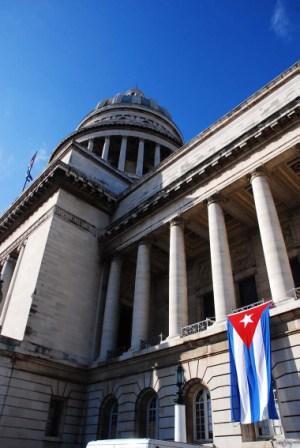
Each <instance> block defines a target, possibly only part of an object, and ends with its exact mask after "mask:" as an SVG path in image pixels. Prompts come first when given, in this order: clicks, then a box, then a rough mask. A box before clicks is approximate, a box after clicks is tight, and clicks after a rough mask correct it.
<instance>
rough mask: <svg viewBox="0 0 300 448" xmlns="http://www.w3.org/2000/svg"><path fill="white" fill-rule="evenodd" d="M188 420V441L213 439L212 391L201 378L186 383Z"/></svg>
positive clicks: (203, 441)
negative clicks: (203, 383)
mask: <svg viewBox="0 0 300 448" xmlns="http://www.w3.org/2000/svg"><path fill="white" fill-rule="evenodd" d="M184 394H185V400H186V422H187V441H188V443H206V442H212V441H213V426H212V412H211V399H210V393H209V390H208V389H207V388H205V387H204V386H203V385H202V384H201V382H200V380H197V379H195V380H191V381H189V382H188V383H187V384H186V385H185V390H184Z"/></svg>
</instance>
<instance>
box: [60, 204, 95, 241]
mask: <svg viewBox="0 0 300 448" xmlns="http://www.w3.org/2000/svg"><path fill="white" fill-rule="evenodd" d="M54 214H55V215H56V216H59V217H60V218H62V219H63V220H64V221H66V222H69V223H71V224H74V225H75V226H76V227H79V228H80V229H81V230H84V231H86V232H89V233H91V234H92V235H93V236H95V237H97V236H98V231H97V228H96V227H95V226H94V225H92V224H90V223H89V222H87V221H85V220H84V219H81V218H79V217H78V216H76V215H73V214H72V213H70V212H68V211H67V210H65V209H63V208H61V207H59V206H58V205H55V206H54Z"/></svg>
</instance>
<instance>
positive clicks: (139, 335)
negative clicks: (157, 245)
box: [131, 241, 150, 350]
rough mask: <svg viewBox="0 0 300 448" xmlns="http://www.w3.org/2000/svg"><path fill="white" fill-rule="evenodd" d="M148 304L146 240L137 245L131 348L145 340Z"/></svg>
mask: <svg viewBox="0 0 300 448" xmlns="http://www.w3.org/2000/svg"><path fill="white" fill-rule="evenodd" d="M149 306H150V245H149V243H148V242H146V241H141V242H140V243H139V246H138V253H137V261H136V274H135V287H134V300H133V317H132V335H131V349H132V350H137V349H139V348H140V342H141V340H143V341H145V340H146V339H147V337H148V323H149Z"/></svg>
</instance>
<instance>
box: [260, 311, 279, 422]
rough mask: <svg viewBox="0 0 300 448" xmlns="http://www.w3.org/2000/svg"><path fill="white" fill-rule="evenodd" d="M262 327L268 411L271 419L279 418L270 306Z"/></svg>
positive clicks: (265, 312) (262, 321)
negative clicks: (274, 387) (272, 354)
mask: <svg viewBox="0 0 300 448" xmlns="http://www.w3.org/2000/svg"><path fill="white" fill-rule="evenodd" d="M261 329H262V334H263V343H264V347H265V354H266V363H267V375H268V388H269V401H268V413H269V418H270V419H278V415H277V411H276V407H275V402H274V394H273V387H272V362H271V338H270V315H269V308H266V309H265V310H264V311H263V313H262V315H261Z"/></svg>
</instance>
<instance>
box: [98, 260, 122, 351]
mask: <svg viewBox="0 0 300 448" xmlns="http://www.w3.org/2000/svg"><path fill="white" fill-rule="evenodd" d="M121 264H122V263H121V259H120V258H119V257H115V258H113V259H112V261H111V264H110V270H109V277H108V285H107V293H106V302H105V309H104V318H103V326H102V338H101V350H100V358H101V359H105V358H106V357H107V352H108V351H112V350H115V349H116V346H117V336H118V324H119V313H120V280H121Z"/></svg>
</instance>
